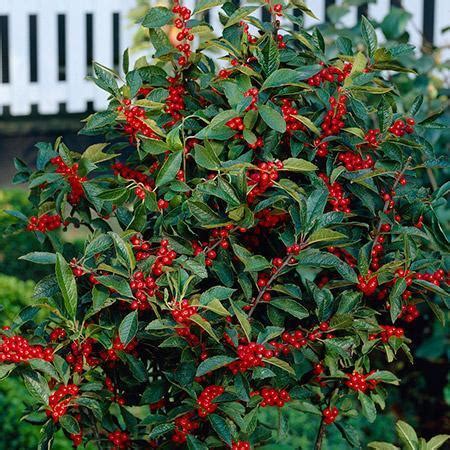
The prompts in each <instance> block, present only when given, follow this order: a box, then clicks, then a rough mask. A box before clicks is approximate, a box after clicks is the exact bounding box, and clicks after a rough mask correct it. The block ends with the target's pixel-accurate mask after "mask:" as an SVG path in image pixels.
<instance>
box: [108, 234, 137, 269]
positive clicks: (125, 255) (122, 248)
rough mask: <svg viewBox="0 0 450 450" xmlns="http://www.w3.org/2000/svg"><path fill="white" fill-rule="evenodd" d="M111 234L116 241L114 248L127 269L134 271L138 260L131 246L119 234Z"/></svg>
mask: <svg viewBox="0 0 450 450" xmlns="http://www.w3.org/2000/svg"><path fill="white" fill-rule="evenodd" d="M109 234H110V236H111V237H112V239H113V241H114V246H115V248H116V252H117V256H118V257H119V259H120V260H121V261H122V262H123V263H124V264H125V267H127V268H128V269H130V270H131V271H132V270H134V268H135V266H136V259H135V257H134V253H133V250H132V249H131V246H130V244H128V243H127V242H125V241H124V240H123V239H122V238H121V237H120V236H119V235H118V234H117V233H114V232H110V233H109Z"/></svg>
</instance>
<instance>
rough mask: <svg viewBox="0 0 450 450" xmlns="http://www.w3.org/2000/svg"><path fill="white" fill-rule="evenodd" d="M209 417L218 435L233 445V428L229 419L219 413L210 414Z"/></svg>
mask: <svg viewBox="0 0 450 450" xmlns="http://www.w3.org/2000/svg"><path fill="white" fill-rule="evenodd" d="M208 419H209V422H210V423H211V426H212V427H213V429H214V431H215V432H216V433H217V435H218V436H219V437H220V439H222V440H223V441H224V442H226V443H227V444H228V445H229V446H230V447H231V444H232V439H231V429H230V426H229V425H228V423H227V421H226V420H225V419H224V418H223V417H221V416H219V415H218V414H210V415H209V416H208Z"/></svg>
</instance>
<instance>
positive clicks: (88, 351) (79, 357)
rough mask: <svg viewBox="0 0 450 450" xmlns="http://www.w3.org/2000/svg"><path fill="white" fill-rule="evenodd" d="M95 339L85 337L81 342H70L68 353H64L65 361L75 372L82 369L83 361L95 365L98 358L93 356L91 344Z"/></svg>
mask: <svg viewBox="0 0 450 450" xmlns="http://www.w3.org/2000/svg"><path fill="white" fill-rule="evenodd" d="M95 342H96V341H95V339H93V338H87V339H86V340H85V341H84V342H82V343H81V344H80V343H79V342H78V341H74V342H72V343H71V344H70V353H69V354H67V355H66V361H67V362H68V363H69V364H70V365H71V366H72V367H73V370H74V372H75V373H81V372H82V371H83V365H84V362H86V364H87V365H88V366H96V365H97V364H98V363H99V360H98V359H97V358H96V357H94V356H93V354H92V353H93V345H94V344H95Z"/></svg>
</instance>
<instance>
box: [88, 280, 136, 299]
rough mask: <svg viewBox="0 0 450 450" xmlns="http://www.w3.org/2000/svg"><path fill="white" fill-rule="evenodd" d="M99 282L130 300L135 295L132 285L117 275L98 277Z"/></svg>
mask: <svg viewBox="0 0 450 450" xmlns="http://www.w3.org/2000/svg"><path fill="white" fill-rule="evenodd" d="M96 279H97V281H98V282H99V283H101V284H103V286H106V287H108V288H110V289H112V290H113V291H116V292H118V293H119V294H120V295H123V296H125V297H128V298H133V293H132V292H131V288H130V284H129V283H128V281H127V280H126V279H125V278H122V277H118V276H115V275H102V276H98V277H96Z"/></svg>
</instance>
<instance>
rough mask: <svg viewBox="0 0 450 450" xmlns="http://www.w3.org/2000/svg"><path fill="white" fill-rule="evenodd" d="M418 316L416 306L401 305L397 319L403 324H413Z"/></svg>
mask: <svg viewBox="0 0 450 450" xmlns="http://www.w3.org/2000/svg"><path fill="white" fill-rule="evenodd" d="M419 316H420V313H419V310H418V309H417V306H416V305H402V310H401V312H400V314H399V316H398V318H399V319H402V320H404V321H405V322H408V323H411V322H414V320H416V319H417V318H418V317H419Z"/></svg>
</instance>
